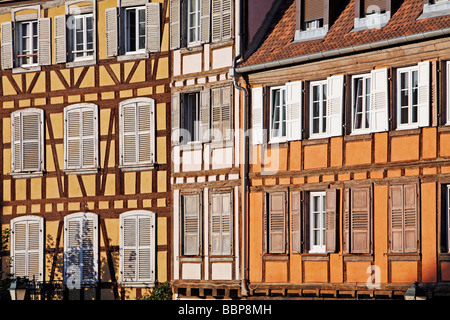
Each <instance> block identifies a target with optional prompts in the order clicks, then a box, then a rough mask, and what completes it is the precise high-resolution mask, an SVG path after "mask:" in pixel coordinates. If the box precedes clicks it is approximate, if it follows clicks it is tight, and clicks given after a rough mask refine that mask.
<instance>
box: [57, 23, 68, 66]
mask: <svg viewBox="0 0 450 320" xmlns="http://www.w3.org/2000/svg"><path fill="white" fill-rule="evenodd" d="M66 34H67V27H66V15H60V16H56V17H55V63H66V61H67V46H66V41H67V40H66Z"/></svg>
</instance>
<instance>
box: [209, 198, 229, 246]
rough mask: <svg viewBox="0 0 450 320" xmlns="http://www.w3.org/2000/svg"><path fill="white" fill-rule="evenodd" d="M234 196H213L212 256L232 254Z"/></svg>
mask: <svg viewBox="0 0 450 320" xmlns="http://www.w3.org/2000/svg"><path fill="white" fill-rule="evenodd" d="M232 208H233V203H232V196H231V193H230V192H227V193H214V194H212V195H211V235H210V236H211V255H231V254H232Z"/></svg>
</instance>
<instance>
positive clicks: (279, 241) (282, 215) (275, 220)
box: [267, 192, 286, 253]
mask: <svg viewBox="0 0 450 320" xmlns="http://www.w3.org/2000/svg"><path fill="white" fill-rule="evenodd" d="M285 197H286V194H285V193H284V192H273V193H269V194H268V198H269V199H268V221H267V222H268V226H267V227H268V244H269V246H268V250H269V253H285V252H286V212H285V205H286V200H285Z"/></svg>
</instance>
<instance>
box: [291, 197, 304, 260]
mask: <svg viewBox="0 0 450 320" xmlns="http://www.w3.org/2000/svg"><path fill="white" fill-rule="evenodd" d="M290 205H291V250H292V253H301V239H302V238H301V236H302V232H301V231H302V230H301V225H302V224H301V194H300V191H292V192H291V201H290Z"/></svg>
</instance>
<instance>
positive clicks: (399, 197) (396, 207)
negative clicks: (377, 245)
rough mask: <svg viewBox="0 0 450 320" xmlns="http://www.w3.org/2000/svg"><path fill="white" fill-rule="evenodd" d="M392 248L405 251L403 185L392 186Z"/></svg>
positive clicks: (390, 240) (395, 250)
mask: <svg viewBox="0 0 450 320" xmlns="http://www.w3.org/2000/svg"><path fill="white" fill-rule="evenodd" d="M389 201H390V239H389V242H390V249H391V251H392V252H403V186H391V187H390V199H389Z"/></svg>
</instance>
